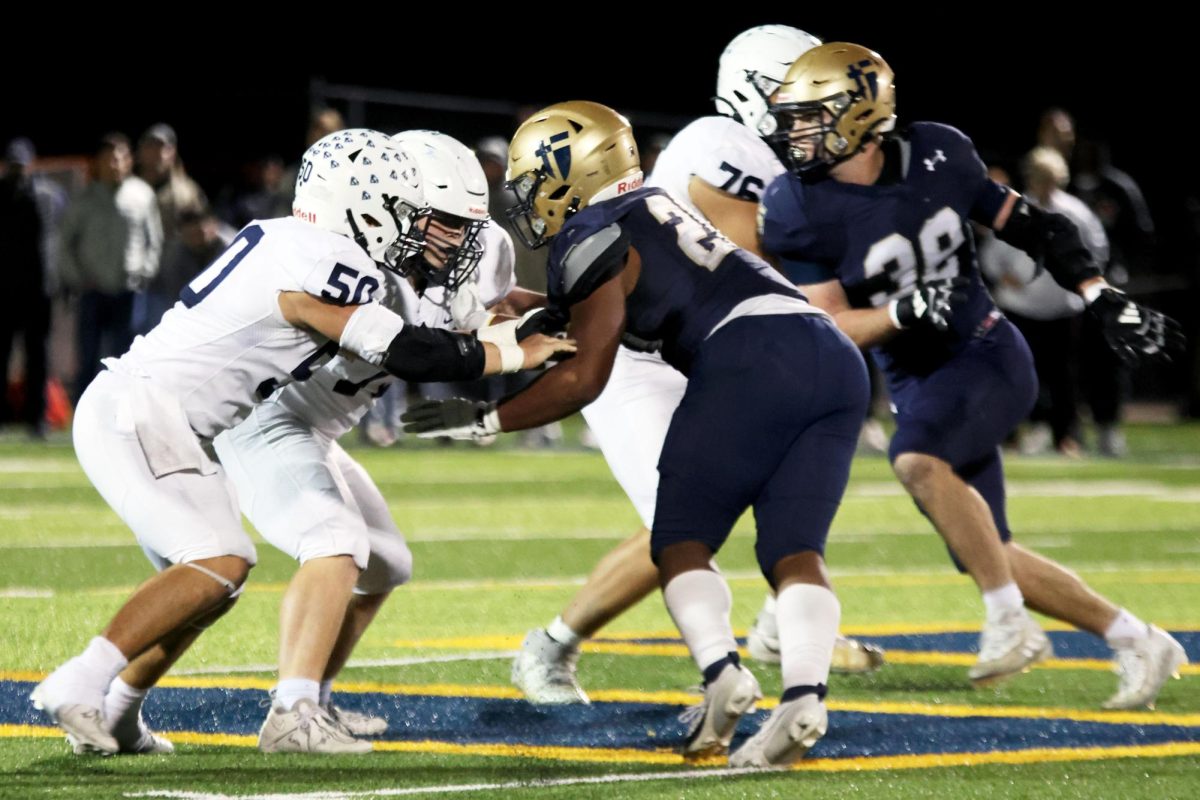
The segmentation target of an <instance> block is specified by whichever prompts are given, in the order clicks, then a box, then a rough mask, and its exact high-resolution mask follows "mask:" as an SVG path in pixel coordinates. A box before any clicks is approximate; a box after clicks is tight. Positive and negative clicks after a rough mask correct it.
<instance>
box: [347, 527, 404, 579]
mask: <svg viewBox="0 0 1200 800" xmlns="http://www.w3.org/2000/svg"><path fill="white" fill-rule="evenodd" d="M412 571H413V557H412V551H411V550H409V549H408V545H407V544H405V543H404V540H403V539H402V538H401V537H399V536H397V535H395V534H394V533H391V532H388V531H380V530H377V529H372V531H371V555H370V558H369V559H368V560H367V568H366V569H364V570H363V572H362V574H361V575H359V576H358V583H356V584H355V586H354V593H355V594H386V593H387V592H390V591H391V590H392V589H395V588H396V587H397V586H400V585H402V584H405V583H408V581H409V580H411V579H412Z"/></svg>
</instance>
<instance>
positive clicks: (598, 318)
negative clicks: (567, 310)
mask: <svg viewBox="0 0 1200 800" xmlns="http://www.w3.org/2000/svg"><path fill="white" fill-rule="evenodd" d="M624 327H625V292H624V290H623V289H622V287H621V283H620V276H617V277H615V278H612V279H610V280H609V281H607V282H606V283H604V284H603V285H601V286H600V287H599V288H598V289H596V291H594V292H592V294H591V295H589V296H588V297H587V298H586V299H584V300H582V301H581V302H579V303H576V304H575V305H574V306H572V307H571V325H570V334H571V337H572V338H573V339H574V340H575V341H576V342H577V344H578V351H577V353H576V355H575V357H574V358H572V359H571V360H569V361H566V362H563V363H561V364H559V365H558V366H555V367H552V368H551V369H550V370H548V371H547V372H546V374H544V375H543V376H542V377H541V378H539V379H538V380H536V381H535V382H534V383H532V384H531V385H529V386H528V387H526V388H525V389H524V390H523V391H521V392H519V393H517V394H516V395H514V396H513V397H511V398H509V399H508V400H506V401H505V402H503V403H501V404H500V407H499V409H498V413H499V415H500V429H501V430H504V431H519V430H525V429H527V428H536V427H537V426H539V425H545V424H546V423H548V422H554V421H555V420H560V419H562V418H564V417H567V416H570V415H571V414H574V413H575V412H576V411H578V410H579V409H581V408H583V407H584V406H586V405H587V404H588V403H590V402H592V401H593V400H595V399H596V397H597V396H598V395H599V394H600V392H601V391H602V390H603V389H604V384H605V383H607V382H608V374H609V372H610V371H611V370H612V364H613V359H614V358H615V357H616V353H617V345H618V344H620V341H621V332H622V330H623V329H624Z"/></svg>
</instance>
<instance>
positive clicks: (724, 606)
mask: <svg viewBox="0 0 1200 800" xmlns="http://www.w3.org/2000/svg"><path fill="white" fill-rule="evenodd" d="M663 601H664V602H665V603H666V605H667V611H668V612H669V613H670V614H671V619H673V620H674V621H675V627H677V628H679V633H680V634H681V635H682V636H683V641H684V643H685V644H686V645H687V647H688V650H689V651H690V652H691V654H692V658H693V659H695V661H696V666H698V667H699V668H700V669H701V671H703V670H704V669H705V668H706V667H708V666H710V665H712V664H715V663H716V662H717V661H720V660H721V659H723V658H725V657H726V656H727V655H728V654H729V653H731V652H732V653H735V652H737V642H736V641H735V640H734V638H733V628H732V627H731V626H730V623H729V609H730V608H731V607H732V606H733V598H732V596H731V595H730V593H729V585H728V584H727V583H725V579H724V578H722V577H721V576H720V575H718V574H717V573H715V572H710V571H709V570H706V569H695V570H691V571H689V572H684V573H682V574H681V575H676V576H675V577H674V578H672V579H671V582H670V583H668V584H667V585H666V587H664V588H663Z"/></svg>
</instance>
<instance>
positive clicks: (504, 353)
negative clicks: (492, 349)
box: [492, 342, 525, 374]
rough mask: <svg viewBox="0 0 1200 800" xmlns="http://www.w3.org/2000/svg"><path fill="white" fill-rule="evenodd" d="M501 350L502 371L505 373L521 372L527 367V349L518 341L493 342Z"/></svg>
mask: <svg viewBox="0 0 1200 800" xmlns="http://www.w3.org/2000/svg"><path fill="white" fill-rule="evenodd" d="M492 344H494V345H495V346H496V348H497V349H498V350H499V351H500V371H501V372H502V373H504V374H508V373H510V372H520V371H521V370H522V369H524V367H525V351H524V350H522V349H521V346H520V345H519V344H516V343H510V342H492Z"/></svg>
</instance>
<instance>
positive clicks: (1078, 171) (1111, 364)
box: [1038, 108, 1154, 457]
mask: <svg viewBox="0 0 1200 800" xmlns="http://www.w3.org/2000/svg"><path fill="white" fill-rule="evenodd" d="M1038 143H1039V144H1042V145H1046V146H1050V147H1053V148H1054V149H1056V150H1058V151H1059V153H1061V154H1062V156H1063V158H1065V159H1066V160H1067V162H1068V163H1069V164H1071V165H1072V173H1073V174H1072V179H1071V184H1070V189H1071V192H1072V193H1073V194H1074V195H1076V196H1077V197H1079V198H1080V199H1081V200H1083V202H1084V203H1086V204H1087V207H1088V208H1089V209H1091V211H1092V212H1093V213H1094V214H1095V215H1096V216H1097V217H1099V218H1100V222H1101V223H1102V224H1103V226H1104V231H1105V233H1106V235H1107V236H1108V242H1109V246H1110V253H1109V267H1108V272H1107V274H1106V276H1105V277H1106V279H1107V280H1108V282H1109V283H1111V284H1113V285H1114V286H1124V285H1125V284H1127V283H1128V282H1129V280H1130V277H1131V276H1136V275H1143V276H1144V275H1146V274H1147V273H1149V272H1151V271H1153V269H1154V221H1153V219H1152V218H1151V216H1150V209H1149V207H1148V206H1147V205H1146V201H1145V199H1144V198H1143V196H1142V191H1141V189H1139V188H1138V185H1137V183H1136V182H1135V181H1134V180H1133V178H1132V177H1130V176H1129V175H1128V174H1126V173H1124V172H1122V171H1121V170H1119V169H1117V168H1116V167H1114V166H1113V165H1112V164H1111V163H1110V160H1109V153H1108V147H1107V145H1104V144H1102V143H1099V142H1094V141H1091V140H1088V139H1080V138H1078V137H1077V136H1076V132H1075V122H1074V120H1073V119H1072V118H1071V115H1070V114H1068V113H1067V112H1066V111H1064V110H1063V109H1061V108H1051V109H1048V110H1047V111H1046V112H1045V113H1043V114H1042V119H1041V122H1040V124H1039V126H1038ZM1082 324H1083V333H1082V335H1081V339H1080V364H1081V368H1082V371H1083V387H1084V391H1085V393H1086V394H1087V399H1088V404H1089V405H1090V406H1091V409H1092V417H1093V419H1094V420H1095V422H1096V449H1097V450H1098V451H1099V452H1100V454H1101V455H1105V456H1110V457H1118V456H1121V455H1124V453H1125V437H1124V435H1123V434H1122V433H1121V430H1120V427H1119V424H1120V419H1121V407H1122V404H1123V398H1124V396H1125V394H1127V392H1128V383H1129V371H1128V369H1126V368H1125V366H1124V365H1123V364H1121V362H1120V360H1119V359H1118V358H1117V357H1116V356H1115V355H1113V352H1112V350H1111V348H1109V347H1107V346H1106V345H1105V343H1104V339H1103V335H1102V334H1101V332H1100V331H1099V330H1098V328H1097V325H1096V322H1095V320H1094V319H1093V318H1092V315H1090V314H1085V315H1084V317H1083V323H1082Z"/></svg>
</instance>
